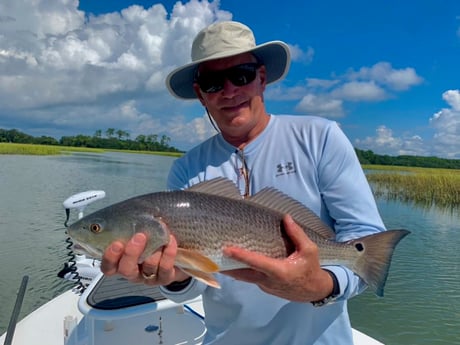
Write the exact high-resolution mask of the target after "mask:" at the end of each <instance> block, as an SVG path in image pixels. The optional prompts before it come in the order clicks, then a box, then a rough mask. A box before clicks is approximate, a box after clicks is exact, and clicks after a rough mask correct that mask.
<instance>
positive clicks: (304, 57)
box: [288, 44, 315, 63]
mask: <svg viewBox="0 0 460 345" xmlns="http://www.w3.org/2000/svg"><path fill="white" fill-rule="evenodd" d="M288 46H289V51H290V53H291V59H292V61H298V62H303V63H310V62H312V61H313V56H314V55H315V50H314V49H313V48H312V47H308V48H307V50H306V51H303V50H302V49H301V48H300V47H299V46H298V45H297V44H295V45H292V44H288Z"/></svg>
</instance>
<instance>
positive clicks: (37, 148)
mask: <svg viewBox="0 0 460 345" xmlns="http://www.w3.org/2000/svg"><path fill="white" fill-rule="evenodd" d="M107 151H115V152H126V153H143V154H154V155H160V156H172V157H180V156H182V155H183V153H178V152H159V151H132V150H112V149H110V150H105V149H96V148H90V147H73V146H54V145H37V144H17V143H0V155H2V154H7V155H40V156H48V155H60V154H65V153H71V152H90V153H103V152H107Z"/></svg>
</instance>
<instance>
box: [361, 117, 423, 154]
mask: <svg viewBox="0 0 460 345" xmlns="http://www.w3.org/2000/svg"><path fill="white" fill-rule="evenodd" d="M375 134H376V135H375V137H366V138H365V139H356V140H355V143H354V144H355V146H356V147H358V148H360V149H362V150H371V151H374V152H376V153H378V154H387V155H391V156H399V155H418V156H423V155H426V154H427V153H428V152H427V151H426V150H425V145H424V142H423V139H422V138H421V137H420V136H419V135H405V136H403V137H397V136H395V135H394V134H393V130H392V129H390V128H388V127H386V126H384V125H381V126H379V127H377V129H376V131H375Z"/></svg>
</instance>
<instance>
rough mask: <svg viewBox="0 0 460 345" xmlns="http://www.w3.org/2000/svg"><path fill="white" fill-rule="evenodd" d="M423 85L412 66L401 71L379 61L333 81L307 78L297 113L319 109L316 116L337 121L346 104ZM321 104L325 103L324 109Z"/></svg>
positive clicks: (342, 113)
mask: <svg viewBox="0 0 460 345" xmlns="http://www.w3.org/2000/svg"><path fill="white" fill-rule="evenodd" d="M422 82H423V78H422V77H420V76H419V75H418V74H417V73H416V71H415V69H413V68H411V67H405V68H400V69H398V68H393V67H392V65H391V64H390V63H388V62H378V63H376V64H374V65H373V66H371V67H366V66H365V67H361V68H360V69H359V70H358V71H355V70H349V71H347V72H345V73H344V74H342V75H334V76H333V78H331V79H319V78H307V79H306V84H305V86H303V89H304V94H303V95H301V97H300V98H299V102H298V104H297V107H296V110H297V111H298V112H303V113H311V112H312V111H313V110H315V109H317V110H318V113H317V114H316V115H319V116H324V117H330V118H337V117H340V116H344V115H345V114H346V105H347V102H380V101H384V100H386V99H388V98H392V97H396V95H397V94H398V93H400V92H403V91H407V90H408V89H410V88H411V87H414V86H416V85H419V84H420V83H422ZM279 93H280V94H281V92H279ZM320 102H325V104H324V105H323V106H321V104H319V103H320Z"/></svg>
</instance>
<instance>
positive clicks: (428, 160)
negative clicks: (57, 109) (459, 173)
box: [0, 128, 460, 169]
mask: <svg viewBox="0 0 460 345" xmlns="http://www.w3.org/2000/svg"><path fill="white" fill-rule="evenodd" d="M170 141H171V139H170V138H169V137H168V136H166V135H162V136H159V135H157V134H148V135H144V134H140V135H138V136H137V137H136V138H135V139H134V140H132V139H130V134H129V133H128V132H127V131H124V130H121V129H115V128H108V129H107V130H105V131H104V132H103V131H102V130H100V129H98V130H96V131H95V133H94V135H93V136H88V135H83V134H79V135H75V136H64V137H62V138H61V139H59V140H57V139H55V138H53V137H49V136H40V137H33V136H31V135H29V134H26V133H23V132H20V131H18V130H16V129H10V130H7V129H1V128H0V142H7V143H28V144H41V145H62V146H73V147H92V148H102V149H122V150H134V151H160V152H161V151H163V152H183V151H181V150H178V149H177V148H175V147H173V146H170V145H169V143H170ZM355 151H356V154H357V156H358V159H359V162H360V163H361V164H373V165H395V166H411V167H423V168H444V169H460V159H446V158H439V157H426V156H409V155H402V156H389V155H379V154H376V153H374V152H372V151H371V150H360V149H357V148H355Z"/></svg>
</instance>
